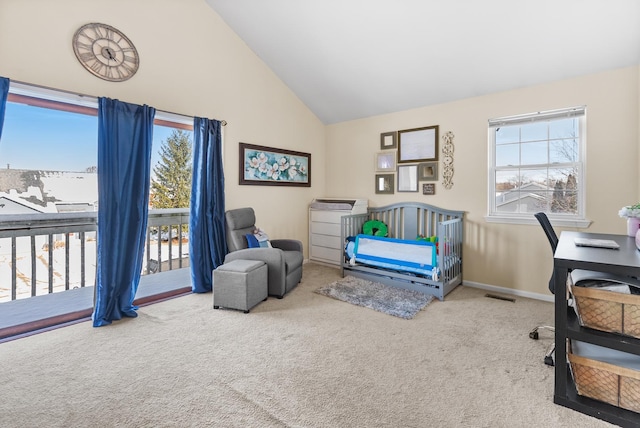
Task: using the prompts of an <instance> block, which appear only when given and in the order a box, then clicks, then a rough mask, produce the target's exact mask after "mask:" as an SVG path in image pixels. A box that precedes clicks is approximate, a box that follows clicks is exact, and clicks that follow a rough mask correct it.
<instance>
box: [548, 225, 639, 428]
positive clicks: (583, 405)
mask: <svg viewBox="0 0 640 428" xmlns="http://www.w3.org/2000/svg"><path fill="white" fill-rule="evenodd" d="M574 238H592V239H611V240H614V241H616V242H617V243H618V244H619V245H620V249H618V250H609V249H603V248H590V247H577V246H576V245H575V244H574V242H573V240H574ZM553 261H554V262H553V268H554V275H555V284H556V285H555V327H556V334H555V340H556V355H555V393H554V396H553V401H554V403H556V404H560V405H562V406H565V407H569V408H571V409H574V410H577V411H579V412H582V413H586V414H588V415H591V416H594V417H596V418H599V419H603V420H606V421H608V422H611V423H614V424H617V425H621V426H635V427H637V426H640V413H636V412H632V411H629V410H625V409H622V408H620V407H616V406H612V405H609V404H607V403H603V402H600V401H597V400H592V399H590V398H587V397H582V396H579V395H578V394H577V392H576V389H575V385H574V384H573V379H572V378H571V373H570V372H569V365H568V364H567V355H566V339H567V338H568V339H574V340H579V341H581V342H587V343H593V344H595V345H599V346H605V347H607V348H612V349H617V350H619V351H624V352H628V353H631V354H636V355H640V340H638V339H635V338H632V337H626V336H621V335H617V334H612V333H605V332H602V331H598V330H593V329H590V328H585V327H581V326H580V325H579V323H578V319H577V317H576V315H575V313H574V311H573V309H572V308H570V307H568V306H567V300H566V290H567V287H566V281H565V280H566V278H567V274H568V272H569V271H570V270H572V269H586V270H593V271H600V272H610V273H614V274H618V275H626V276H635V277H640V251H638V249H637V248H636V245H635V239H634V238H631V237H628V236H626V235H606V234H596V233H581V232H562V233H561V235H560V239H559V242H558V247H557V249H556V252H555V254H554V258H553Z"/></svg>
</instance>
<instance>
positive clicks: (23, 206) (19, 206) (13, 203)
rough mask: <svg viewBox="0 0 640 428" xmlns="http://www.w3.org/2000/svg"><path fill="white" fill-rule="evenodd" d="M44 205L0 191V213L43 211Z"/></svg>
mask: <svg viewBox="0 0 640 428" xmlns="http://www.w3.org/2000/svg"><path fill="white" fill-rule="evenodd" d="M43 212H47V211H45V208H44V207H40V206H38V205H36V204H32V203H31V202H28V201H25V200H24V199H22V198H21V197H19V196H17V195H15V194H11V195H10V194H7V193H4V192H0V214H37V213H43Z"/></svg>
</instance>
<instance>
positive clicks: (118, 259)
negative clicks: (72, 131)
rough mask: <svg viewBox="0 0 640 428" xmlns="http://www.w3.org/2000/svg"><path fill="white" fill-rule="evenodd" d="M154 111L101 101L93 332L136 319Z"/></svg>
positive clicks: (110, 101)
mask: <svg viewBox="0 0 640 428" xmlns="http://www.w3.org/2000/svg"><path fill="white" fill-rule="evenodd" d="M154 115H155V109H154V108H152V107H149V106H146V105H145V106H138V105H134V104H127V103H123V102H121V101H118V100H111V99H108V98H99V100H98V203H99V206H98V268H97V270H98V273H97V280H96V291H95V307H94V310H93V317H92V318H93V326H94V327H100V326H103V325H108V324H111V322H112V321H114V320H119V319H121V318H122V317H123V316H125V317H136V316H138V314H137V313H136V312H135V310H136V309H138V308H137V307H135V306H134V305H133V299H134V298H135V295H136V291H137V290H138V284H139V282H140V272H141V270H142V258H143V254H144V242H145V231H146V228H147V214H148V211H149V179H150V170H151V143H152V140H153V117H154Z"/></svg>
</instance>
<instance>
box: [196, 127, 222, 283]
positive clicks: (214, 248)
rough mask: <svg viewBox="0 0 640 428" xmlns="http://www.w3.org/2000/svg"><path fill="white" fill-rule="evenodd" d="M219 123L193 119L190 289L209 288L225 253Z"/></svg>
mask: <svg viewBox="0 0 640 428" xmlns="http://www.w3.org/2000/svg"><path fill="white" fill-rule="evenodd" d="M220 126H221V123H220V121H218V120H210V119H202V118H199V117H196V118H194V121H193V134H194V137H193V140H194V144H193V180H192V187H191V206H190V217H189V255H190V257H191V263H190V265H191V284H192V285H191V288H192V289H193V292H194V293H206V292H207V291H211V290H212V271H213V269H215V268H217V267H218V266H220V265H221V264H222V263H223V262H224V256H225V254H227V238H226V233H225V227H224V172H223V170H222V163H223V162H222V135H221V132H220Z"/></svg>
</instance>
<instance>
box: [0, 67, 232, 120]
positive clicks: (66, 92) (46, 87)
mask: <svg viewBox="0 0 640 428" xmlns="http://www.w3.org/2000/svg"><path fill="white" fill-rule="evenodd" d="M9 83H10V84H11V83H17V84H19V85H24V86H30V87H33V88H40V89H44V90H47V91H55V92H60V93H64V94H69V95H73V96H76V97H80V98H88V99H90V100H93V101H95V102H97V101H98V97H96V96H93V95H87V94H81V93H78V92H71V91H67V90H64V89H56V88H51V87H49V86H43V85H35V84H33V83H26V82H21V81H19V80H12V79H11V78H10V79H9ZM156 111H160V112H162V113H168V114H173V115H176V116H184V117H195V115H194V116H189V115H186V114H184V113H175V112H172V111H167V110H161V109H156ZM216 120H217V119H216ZM220 125H222V126H226V125H227V121H226V120H220Z"/></svg>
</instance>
